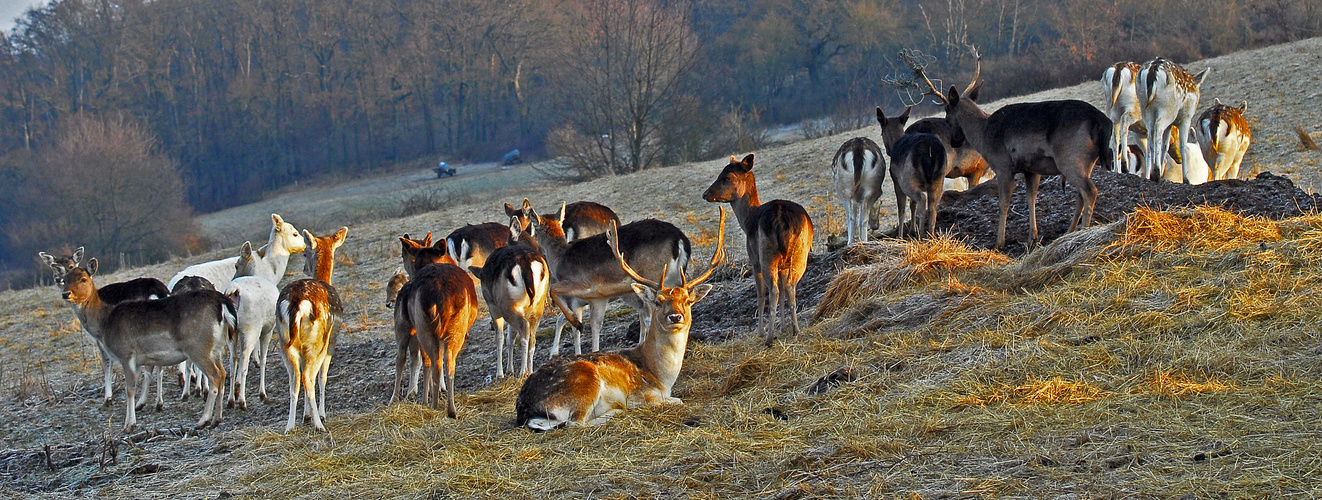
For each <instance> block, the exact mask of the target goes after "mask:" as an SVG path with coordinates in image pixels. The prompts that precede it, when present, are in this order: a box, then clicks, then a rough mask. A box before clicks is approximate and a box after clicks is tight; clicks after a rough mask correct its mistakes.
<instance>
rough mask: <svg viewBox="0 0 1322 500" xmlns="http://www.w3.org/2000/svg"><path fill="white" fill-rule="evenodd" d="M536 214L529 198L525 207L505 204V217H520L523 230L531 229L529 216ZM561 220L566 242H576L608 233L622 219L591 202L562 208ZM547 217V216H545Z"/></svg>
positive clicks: (577, 203) (578, 202)
mask: <svg viewBox="0 0 1322 500" xmlns="http://www.w3.org/2000/svg"><path fill="white" fill-rule="evenodd" d="M535 213H536V212H534V211H533V209H532V203H531V202H529V201H528V199H527V198H524V199H523V206H522V207H521V208H515V207H514V205H510V204H509V203H506V204H505V215H508V216H510V217H518V219H519V222H520V223H521V224H522V225H523V230H527V229H528V228H529V224H531V221H530V219H529V216H530V215H531V214H535ZM556 216H557V217H559V218H560V227H561V228H563V229H564V231H565V240H567V241H574V240H581V239H583V238H587V237H589V236H596V235H598V234H601V233H604V232H606V230H607V229H610V228H611V223H614V224H615V225H617V226H618V225H620V217H619V216H617V215H615V211H614V210H611V209H610V207H607V206H606V205H602V204H600V203H595V202H591V201H576V202H573V203H569V204H565V205H563V206H561V207H560V213H558V214H556ZM543 217H545V216H543Z"/></svg>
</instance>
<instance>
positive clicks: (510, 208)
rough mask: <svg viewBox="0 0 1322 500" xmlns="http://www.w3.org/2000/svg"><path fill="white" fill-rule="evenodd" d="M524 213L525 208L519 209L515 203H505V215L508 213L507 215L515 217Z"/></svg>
mask: <svg viewBox="0 0 1322 500" xmlns="http://www.w3.org/2000/svg"><path fill="white" fill-rule="evenodd" d="M522 213H523V210H521V209H518V208H514V205H510V204H509V203H506V204H505V215H506V216H508V217H514V216H516V215H519V214H522Z"/></svg>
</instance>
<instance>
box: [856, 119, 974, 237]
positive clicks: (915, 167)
mask: <svg viewBox="0 0 1322 500" xmlns="http://www.w3.org/2000/svg"><path fill="white" fill-rule="evenodd" d="M877 119H878V121H880V120H882V119H884V116H882V115H881V108H877ZM885 125H886V123H885V122H882V140H883V141H884V142H885V143H886V151H887V152H888V153H890V157H891V161H890V170H891V181H892V182H893V183H894V184H895V204H896V207H897V213H898V216H899V219H900V222H899V226H898V228H897V231H898V233H897V236H898V237H899V238H904V226H905V223H904V205H905V199H906V198H907V199H908V202H909V203H908V205H909V208H910V210H912V211H913V218H914V232H915V233H917V234H918V236H920V237H921V236H922V235H923V234H924V233H928V234H933V233H935V232H936V210H937V206H939V205H940V204H941V195H942V193H944V192H945V178H946V174H947V173H949V171H950V168H951V167H952V166H954V164H955V153H954V148H952V147H951V145H952V143H953V144H954V145H955V146H963V140H962V138H959V137H951V136H950V135H949V128H948V127H947V128H941V127H932V128H930V129H931V130H936V131H942V132H946V133H947V135H946V136H945V137H938V136H936V135H934V134H930V133H923V132H908V133H905V134H904V135H897V134H896V131H895V127H886V126H885Z"/></svg>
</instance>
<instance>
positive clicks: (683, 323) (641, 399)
mask: <svg viewBox="0 0 1322 500" xmlns="http://www.w3.org/2000/svg"><path fill="white" fill-rule="evenodd" d="M609 239H610V242H611V248H612V253H613V254H614V255H615V261H616V263H617V264H616V265H618V266H620V268H621V269H622V270H623V271H624V272H625V273H626V274H627V275H628V276H630V277H631V278H633V279H634V280H635V281H637V283H633V284H632V285H631V286H630V288H632V289H633V290H634V293H635V294H637V296H638V300H639V302H641V303H642V304H643V305H644V306H645V307H646V308H647V314H648V316H649V317H651V321H649V322H648V325H649V327H648V328H649V331H648V333H647V335H646V337H645V340H643V341H642V342H641V343H640V344H639V345H638V347H635V348H632V349H625V350H623V351H620V352H617V353H589V354H580V355H577V356H572V357H563V358H556V359H553V360H551V362H549V363H547V364H545V365H543V366H542V367H541V368H540V369H538V370H537V372H535V373H533V374H532V376H530V377H528V379H527V380H525V381H524V383H523V387H522V388H520V389H519V396H518V399H517V400H516V402H515V407H514V408H515V412H516V416H515V422H516V424H517V425H519V426H522V427H528V428H530V429H533V430H537V431H548V430H551V429H555V428H558V427H561V426H565V425H568V426H584V425H597V424H600V423H602V422H605V421H607V420H609V419H610V418H611V417H613V416H614V415H615V414H617V413H619V412H620V411H623V410H624V409H627V408H635V407H639V406H646V405H654V404H663V403H669V404H683V401H681V400H680V399H679V398H676V397H674V396H671V395H670V393H671V389H672V388H674V386H675V381H676V380H677V379H678V378H679V372H680V369H681V368H682V367H683V364H684V351H685V350H686V349H687V348H688V340H689V328H690V327H691V326H692V325H693V304H696V303H697V302H698V301H700V300H702V299H703V298H704V297H706V296H707V293H708V292H710V291H711V289H712V286H711V285H706V284H703V281H706V280H707V278H709V277H711V274H712V271H714V270H715V269H716V266H717V265H719V264H720V263H721V260H723V259H724V256H725V252H724V247H725V245H724V243H725V212H724V211H722V212H721V225H720V226H719V235H718V236H717V241H718V243H717V244H716V251H715V252H714V253H713V254H712V260H711V267H709V268H708V269H707V272H705V273H703V274H702V275H701V276H698V277H697V278H694V279H693V280H691V281H690V280H687V279H683V278H681V281H679V286H677V287H667V286H666V285H665V284H666V277H665V276H666V274H668V270H667V269H662V270H661V272H660V273H657V274H656V276H659V277H660V278H661V281H660V282H656V281H652V280H650V279H648V278H644V277H643V276H642V275H640V274H638V273H637V272H636V271H634V270H633V269H632V268H631V267H630V265H629V263H628V261H627V259H626V257H625V255H624V254H623V253H621V247H620V245H619V242H618V240H619V238H617V237H616V235H615V234H613V231H612V234H611V235H610V237H609Z"/></svg>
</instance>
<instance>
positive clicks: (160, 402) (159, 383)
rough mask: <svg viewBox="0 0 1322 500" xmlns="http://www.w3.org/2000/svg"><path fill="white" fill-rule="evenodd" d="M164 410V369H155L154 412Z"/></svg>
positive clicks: (161, 367) (160, 367)
mask: <svg viewBox="0 0 1322 500" xmlns="http://www.w3.org/2000/svg"><path fill="white" fill-rule="evenodd" d="M164 409H165V367H164V366H158V367H156V411H161V410H164Z"/></svg>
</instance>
